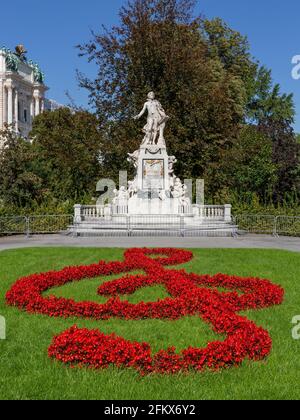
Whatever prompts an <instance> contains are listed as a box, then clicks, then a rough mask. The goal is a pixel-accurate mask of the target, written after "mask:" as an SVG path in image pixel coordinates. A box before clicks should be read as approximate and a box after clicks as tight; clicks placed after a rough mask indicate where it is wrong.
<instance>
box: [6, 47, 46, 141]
mask: <svg viewBox="0 0 300 420" xmlns="http://www.w3.org/2000/svg"><path fill="white" fill-rule="evenodd" d="M25 54H26V51H25V49H24V47H23V46H21V45H20V46H18V47H16V51H15V52H12V51H10V50H9V49H7V48H0V129H3V128H4V127H6V126H11V127H12V128H13V130H15V131H16V132H17V133H19V134H20V135H21V136H23V137H25V138H27V137H28V135H29V132H30V130H31V128H32V121H33V118H34V117H35V116H37V115H39V114H40V113H41V112H43V111H44V109H45V92H46V91H47V90H48V88H47V86H45V84H44V74H43V73H42V72H41V70H40V68H39V66H38V65H37V64H35V63H34V62H33V61H31V60H29V61H27V59H26V56H25Z"/></svg>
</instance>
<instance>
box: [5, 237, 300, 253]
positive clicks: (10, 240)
mask: <svg viewBox="0 0 300 420" xmlns="http://www.w3.org/2000/svg"><path fill="white" fill-rule="evenodd" d="M54 246H63V247H99V248H132V247H161V248H168V247H176V248H265V249H283V250H289V251H296V252H300V238H288V237H280V238H274V237H272V236H267V235H246V236H242V237H239V238H135V237H134V238H73V237H70V236H63V235H39V236H33V237H31V238H29V239H27V238H26V237H24V236H11V237H5V238H0V251H3V250H6V249H16V248H35V247H54Z"/></svg>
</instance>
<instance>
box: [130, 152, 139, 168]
mask: <svg viewBox="0 0 300 420" xmlns="http://www.w3.org/2000/svg"><path fill="white" fill-rule="evenodd" d="M127 155H128V158H127V161H128V162H130V163H132V164H133V165H134V167H135V168H137V167H138V166H139V156H140V151H139V150H136V151H135V152H133V153H127Z"/></svg>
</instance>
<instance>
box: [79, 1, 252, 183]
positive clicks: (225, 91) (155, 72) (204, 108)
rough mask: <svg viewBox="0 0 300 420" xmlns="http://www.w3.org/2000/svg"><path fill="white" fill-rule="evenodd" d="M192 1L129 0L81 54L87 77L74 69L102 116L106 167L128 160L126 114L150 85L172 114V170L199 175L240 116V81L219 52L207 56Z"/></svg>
mask: <svg viewBox="0 0 300 420" xmlns="http://www.w3.org/2000/svg"><path fill="white" fill-rule="evenodd" d="M193 5H194V1H189V0H172V1H171V0H169V1H165V0H134V1H130V2H129V3H128V5H127V6H126V7H123V8H122V10H121V12H120V20H121V23H120V25H119V26H117V27H114V28H113V29H111V30H109V31H106V32H104V33H103V34H95V33H94V34H93V39H92V40H91V41H90V42H88V43H87V44H84V45H81V46H80V47H79V48H80V52H81V55H84V56H87V58H88V60H89V61H94V62H95V63H96V65H97V69H98V74H97V77H96V79H95V80H90V79H88V78H87V77H85V76H84V75H82V74H79V80H80V85H81V87H84V88H86V89H87V90H88V92H89V96H90V103H91V105H92V106H93V107H94V109H95V111H96V113H97V116H98V118H99V122H100V124H101V128H102V132H103V137H104V138H105V139H106V142H105V144H104V148H103V154H104V165H105V167H106V169H107V172H108V174H109V175H113V174H114V173H115V174H116V172H117V171H118V170H119V169H121V168H124V169H125V168H128V166H127V164H126V156H127V153H128V152H129V151H134V150H135V149H137V147H138V146H139V144H140V141H141V135H142V134H141V132H140V128H141V127H139V125H138V124H137V123H135V122H133V120H132V117H133V116H134V115H135V114H136V113H137V112H138V111H139V110H140V107H141V106H142V104H143V103H144V101H145V98H146V95H147V93H148V92H149V91H151V90H154V91H155V92H156V94H157V96H158V98H159V100H160V101H161V102H162V104H163V105H164V107H165V108H166V110H167V112H168V114H169V115H170V117H171V119H170V121H169V124H168V126H167V136H166V137H167V142H168V147H169V150H170V153H174V154H176V156H177V158H178V161H179V164H178V165H177V173H178V174H179V175H180V176H182V177H185V176H186V177H189V176H193V177H198V176H202V175H203V174H204V172H205V170H206V168H207V166H208V165H211V164H212V165H216V166H218V165H219V161H220V158H221V152H222V150H223V149H224V148H227V147H230V144H231V142H232V141H233V139H234V137H235V135H236V132H237V130H238V124H239V123H240V122H242V119H243V112H244V106H245V89H244V86H243V83H242V81H241V79H240V78H239V77H237V76H236V75H234V74H230V73H229V72H227V71H226V69H225V68H224V65H223V64H222V62H221V61H220V60H219V58H218V57H209V55H208V46H207V43H206V41H205V39H204V38H203V36H202V35H201V32H200V26H199V19H194V18H193V17H192V15H193Z"/></svg>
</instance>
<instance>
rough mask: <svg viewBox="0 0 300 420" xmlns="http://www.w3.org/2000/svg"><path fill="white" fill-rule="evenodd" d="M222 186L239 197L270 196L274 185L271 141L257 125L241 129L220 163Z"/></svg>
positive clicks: (274, 172) (275, 171)
mask: <svg viewBox="0 0 300 420" xmlns="http://www.w3.org/2000/svg"><path fill="white" fill-rule="evenodd" d="M223 165H224V166H223V169H222V170H223V173H224V185H226V186H228V187H230V189H231V190H232V191H236V192H237V193H238V195H239V197H240V198H242V197H246V196H247V195H249V194H250V195H251V194H253V193H255V194H257V195H258V196H259V197H260V199H261V200H263V199H265V198H266V197H270V196H272V193H273V190H274V186H275V185H276V182H277V167H276V164H275V163H274V162H273V144H272V140H271V139H270V138H269V137H268V136H266V135H264V134H263V133H261V132H260V131H259V130H258V128H257V127H256V126H248V125H245V126H244V127H242V129H241V131H240V133H239V136H238V137H237V139H236V141H235V143H234V144H233V147H232V148H231V149H230V150H228V151H227V152H226V154H225V155H224V160H223Z"/></svg>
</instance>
